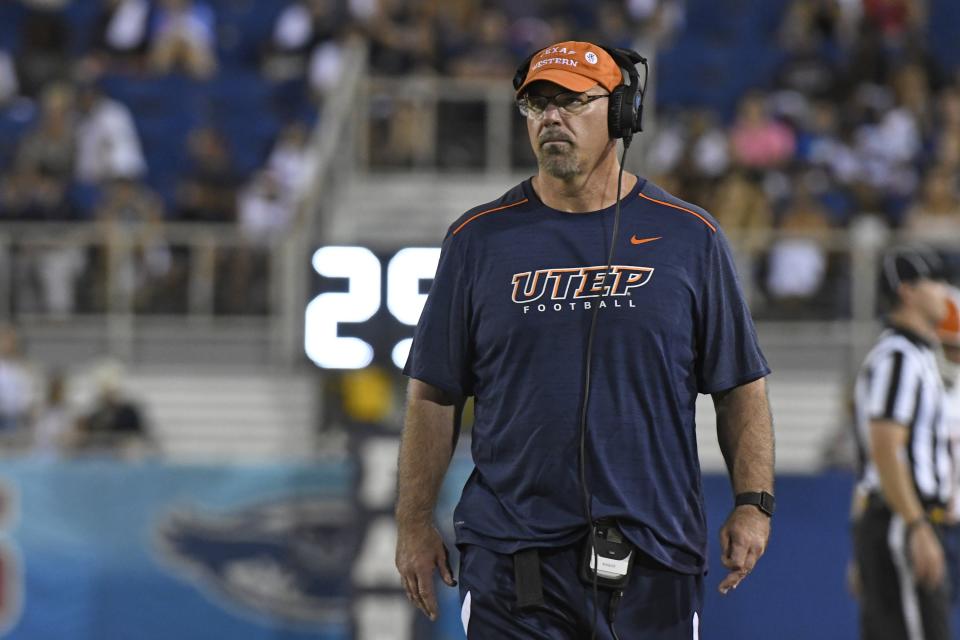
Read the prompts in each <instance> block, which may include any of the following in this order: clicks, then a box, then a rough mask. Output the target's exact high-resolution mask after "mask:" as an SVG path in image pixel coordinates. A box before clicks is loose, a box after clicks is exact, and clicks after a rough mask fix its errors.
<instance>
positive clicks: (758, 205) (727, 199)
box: [711, 170, 773, 234]
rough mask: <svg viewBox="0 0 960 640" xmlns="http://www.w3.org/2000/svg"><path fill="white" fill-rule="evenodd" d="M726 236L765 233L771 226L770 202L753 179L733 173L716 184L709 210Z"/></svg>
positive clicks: (744, 173) (738, 172) (739, 173)
mask: <svg viewBox="0 0 960 640" xmlns="http://www.w3.org/2000/svg"><path fill="white" fill-rule="evenodd" d="M711 211H713V214H714V216H715V217H716V218H717V222H719V223H720V225H721V226H722V227H723V229H724V231H726V232H728V233H734V234H738V233H743V232H746V233H751V232H765V231H769V230H770V228H771V227H772V221H773V217H772V215H771V208H770V203H769V201H768V200H767V196H766V194H765V193H764V192H763V189H762V188H761V186H760V185H759V184H758V183H757V179H756V177H754V176H750V175H748V174H747V173H746V172H744V171H742V170H734V171H731V172H730V173H728V174H727V175H726V176H724V177H723V178H722V179H721V180H720V183H719V184H718V185H717V189H716V192H715V194H714V197H713V206H712V208H711Z"/></svg>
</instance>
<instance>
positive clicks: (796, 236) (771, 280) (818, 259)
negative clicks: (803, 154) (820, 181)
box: [766, 179, 830, 317]
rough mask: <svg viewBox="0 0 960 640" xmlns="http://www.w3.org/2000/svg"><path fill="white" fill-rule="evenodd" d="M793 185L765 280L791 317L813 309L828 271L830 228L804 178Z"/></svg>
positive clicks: (770, 292)
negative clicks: (827, 246) (827, 240)
mask: <svg viewBox="0 0 960 640" xmlns="http://www.w3.org/2000/svg"><path fill="white" fill-rule="evenodd" d="M796 184H797V189H796V193H795V195H794V197H793V198H792V200H791V202H790V204H789V206H788V207H787V209H786V211H785V212H784V214H783V216H782V218H781V220H780V224H779V225H778V226H779V229H780V230H781V232H782V234H783V235H782V236H781V237H780V238H779V239H778V240H777V241H776V242H774V244H773V246H772V247H771V248H770V254H769V257H768V265H767V280H766V285H767V287H766V288H767V292H768V293H769V295H770V297H771V298H772V299H773V300H774V301H775V302H776V305H777V307H779V308H780V309H781V310H782V311H786V312H788V313H789V315H790V317H796V315H797V314H802V313H803V312H806V311H811V312H812V311H815V309H814V308H813V306H812V305H811V304H810V303H811V302H813V301H814V300H815V298H816V297H817V294H818V293H819V292H820V291H821V289H822V287H823V285H824V280H825V276H826V274H827V266H828V256H827V252H826V249H825V248H824V241H825V239H826V235H827V233H828V231H829V229H830V222H829V217H828V215H827V213H826V211H825V210H824V208H823V206H822V205H820V203H818V202H817V201H816V199H815V198H814V197H813V195H812V194H811V193H810V191H809V189H808V187H807V186H806V185H805V181H804V180H803V179H800V180H798V181H797V183H796Z"/></svg>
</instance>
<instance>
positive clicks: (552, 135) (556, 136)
mask: <svg viewBox="0 0 960 640" xmlns="http://www.w3.org/2000/svg"><path fill="white" fill-rule="evenodd" d="M548 142H570V143H572V142H573V140H571V139H570V138H568V137H567V136H565V135H563V134H562V133H559V132H547V133H544V134H543V135H542V136H540V145H541V146H543V145H544V144H546V143H548Z"/></svg>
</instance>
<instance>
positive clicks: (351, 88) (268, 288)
mask: <svg viewBox="0 0 960 640" xmlns="http://www.w3.org/2000/svg"><path fill="white" fill-rule="evenodd" d="M343 61H344V66H343V82H342V83H341V84H340V85H338V89H337V91H336V92H334V93H332V94H331V95H330V96H329V98H328V99H326V100H325V101H324V104H323V105H322V112H321V117H320V119H319V120H318V122H317V125H316V127H315V128H314V131H313V133H312V137H311V141H310V155H311V156H312V157H311V162H310V167H311V169H312V175H311V176H310V178H309V180H308V181H307V184H308V185H309V186H308V188H307V189H306V191H305V193H302V194H299V196H298V198H297V205H296V210H297V215H296V216H295V220H294V224H293V225H292V226H291V228H290V230H289V231H288V232H287V233H285V234H284V235H283V236H282V237H280V238H278V239H276V240H272V241H270V242H268V243H252V242H250V240H249V239H247V238H245V237H244V236H243V234H242V232H241V231H240V230H239V229H238V228H237V227H235V226H232V225H209V224H189V223H162V224H153V225H130V226H125V225H123V224H115V225H112V226H111V225H106V224H103V223H99V222H98V223H90V222H77V223H63V224H61V223H3V224H0V321H2V320H13V321H14V322H15V323H16V324H18V325H19V326H20V327H21V328H22V329H23V330H24V332H25V333H29V332H30V331H31V330H34V329H37V328H38V327H41V326H42V327H43V328H44V329H45V330H51V331H56V332H58V335H57V338H58V340H59V341H60V342H61V343H63V342H71V341H74V340H76V341H82V340H85V339H88V334H89V332H88V331H87V332H86V333H85V331H86V330H87V329H89V328H90V327H95V328H96V329H97V330H98V335H99V334H100V333H103V334H105V335H106V336H107V338H106V343H107V344H106V345H105V348H106V350H107V351H108V352H109V354H110V355H112V356H114V357H117V358H120V359H123V360H127V361H129V360H131V359H134V355H135V351H136V346H135V343H136V336H137V334H138V333H139V334H142V333H143V332H144V331H145V330H147V329H149V328H151V327H157V326H160V325H162V331H160V332H159V333H158V335H159V336H160V338H159V339H160V340H169V341H175V340H177V337H178V329H179V328H190V329H198V328H201V329H205V330H206V331H207V332H208V335H216V334H217V332H218V331H221V330H222V331H229V330H231V329H232V328H236V327H242V328H243V329H244V331H245V333H244V334H243V336H240V338H238V339H243V338H244V337H246V336H250V335H254V336H256V338H257V339H258V340H260V341H261V342H263V343H265V344H267V345H269V347H268V350H269V354H270V355H269V358H268V360H269V361H270V363H272V364H274V365H279V366H290V365H292V364H294V363H296V362H299V361H301V360H302V356H301V354H302V335H303V307H304V304H305V301H306V298H307V288H308V279H309V251H310V249H311V247H312V246H315V245H316V244H319V243H322V233H323V229H322V227H323V225H322V221H323V217H324V211H325V210H326V209H327V208H328V207H329V206H330V205H331V203H332V202H333V199H334V198H335V197H336V193H337V190H338V189H337V188H338V186H339V185H340V184H342V183H343V182H344V179H343V178H344V174H345V172H350V171H352V170H353V169H352V164H353V163H352V160H351V159H350V154H349V153H344V150H349V149H350V148H351V145H350V144H349V143H348V141H349V140H351V137H352V133H351V132H352V128H351V124H352V105H353V104H354V103H355V101H356V99H357V92H358V89H359V82H360V78H362V77H363V76H364V74H365V66H366V45H365V44H364V43H363V42H360V41H351V42H349V43H348V44H347V45H346V47H345V54H344V57H343ZM341 154H343V155H341ZM344 158H346V161H344ZM151 261H153V262H154V263H157V262H159V263H162V264H161V268H160V269H159V271H161V272H163V273H160V274H158V273H156V271H157V270H156V269H154V270H153V271H151ZM154 266H155V265H154ZM237 268H242V269H247V270H248V271H249V273H248V280H247V281H246V282H243V281H242V280H241V279H238V278H237V276H236V273H235V269H237ZM57 269H59V270H60V273H59V274H57V273H54V272H55V271H56V270H57ZM227 287H233V288H234V289H235V290H236V291H235V292H234V295H233V296H232V298H233V299H232V300H231V295H230V294H229V293H228V292H225V288H227ZM52 288H55V289H56V292H52V291H51V289H52ZM151 290H152V291H153V292H154V293H157V292H158V290H159V293H160V294H161V295H160V297H157V296H156V295H146V294H145V292H150V291H151ZM254 294H256V295H254ZM55 299H56V300H55ZM101 329H102V330H103V331H102V332H100V331H99V330H101ZM98 339H99V338H98Z"/></svg>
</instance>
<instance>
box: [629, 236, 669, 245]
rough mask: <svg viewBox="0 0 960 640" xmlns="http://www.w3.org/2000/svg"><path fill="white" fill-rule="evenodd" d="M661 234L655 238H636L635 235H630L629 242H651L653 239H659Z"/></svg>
mask: <svg viewBox="0 0 960 640" xmlns="http://www.w3.org/2000/svg"><path fill="white" fill-rule="evenodd" d="M662 237H663V236H657V237H656V238H638V237H637V236H631V237H630V244H646V243H648V242H653V241H654V240H659V239H660V238H662Z"/></svg>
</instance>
